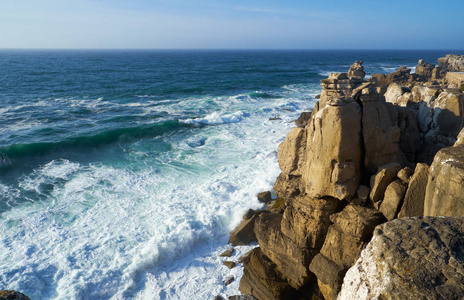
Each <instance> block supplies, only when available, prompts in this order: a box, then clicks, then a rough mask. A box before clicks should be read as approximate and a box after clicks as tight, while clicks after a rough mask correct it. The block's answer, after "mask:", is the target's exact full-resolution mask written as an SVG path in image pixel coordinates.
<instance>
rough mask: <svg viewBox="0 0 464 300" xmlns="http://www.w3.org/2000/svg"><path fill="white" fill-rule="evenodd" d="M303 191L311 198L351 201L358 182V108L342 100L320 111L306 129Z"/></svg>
mask: <svg viewBox="0 0 464 300" xmlns="http://www.w3.org/2000/svg"><path fill="white" fill-rule="evenodd" d="M307 131H308V132H307V147H306V149H307V156H306V157H307V166H306V168H305V172H304V173H303V182H304V184H305V188H306V192H307V193H308V194H309V195H310V196H311V197H315V198H320V197H324V196H332V197H335V198H337V199H351V198H352V197H353V196H354V194H355V192H356V189H357V187H358V185H359V181H360V167H361V153H362V147H361V109H360V107H359V105H358V103H356V102H355V101H354V100H352V99H351V100H350V99H346V101H345V103H341V104H340V105H337V106H332V105H327V106H325V107H324V108H322V109H320V110H319V112H318V113H317V114H316V115H315V116H314V117H313V119H312V120H311V123H310V124H309V125H308V127H307Z"/></svg>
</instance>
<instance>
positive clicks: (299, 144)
mask: <svg viewBox="0 0 464 300" xmlns="http://www.w3.org/2000/svg"><path fill="white" fill-rule="evenodd" d="M305 154H306V130H305V129H304V128H300V127H295V128H293V129H292V131H290V133H289V134H288V135H287V137H286V138H285V140H284V141H283V142H282V143H281V144H280V145H279V148H278V152H277V158H278V160H279V167H280V169H281V170H282V172H284V173H287V174H290V173H292V172H293V173H294V175H300V174H301V171H300V170H301V167H300V165H299V164H301V163H302V162H303V161H304V158H305Z"/></svg>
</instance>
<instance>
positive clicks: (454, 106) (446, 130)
mask: <svg viewBox="0 0 464 300" xmlns="http://www.w3.org/2000/svg"><path fill="white" fill-rule="evenodd" d="M433 108H434V112H433V123H434V125H435V126H436V127H438V130H439V132H438V133H440V134H442V135H450V136H454V137H456V136H457V135H458V133H459V131H460V130H461V128H462V125H463V116H464V94H463V93H462V92H461V91H460V90H458V89H446V90H445V91H443V92H441V93H440V95H439V96H438V97H437V99H436V100H435V101H434V103H433Z"/></svg>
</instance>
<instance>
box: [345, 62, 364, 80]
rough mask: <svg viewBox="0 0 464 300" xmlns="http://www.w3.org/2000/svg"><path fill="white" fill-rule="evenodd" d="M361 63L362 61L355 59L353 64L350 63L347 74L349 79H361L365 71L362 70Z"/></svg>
mask: <svg viewBox="0 0 464 300" xmlns="http://www.w3.org/2000/svg"><path fill="white" fill-rule="evenodd" d="M362 64H363V62H362V61H355V62H354V64H352V65H351V67H350V69H349V70H348V74H347V75H348V77H349V78H350V79H351V78H356V79H363V78H364V76H366V72H364V67H363V66H362Z"/></svg>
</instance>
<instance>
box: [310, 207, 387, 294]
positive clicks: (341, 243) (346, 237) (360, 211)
mask: <svg viewBox="0 0 464 300" xmlns="http://www.w3.org/2000/svg"><path fill="white" fill-rule="evenodd" d="M330 219H331V221H332V222H333V223H334V224H333V225H332V226H330V227H329V231H328V233H327V237H326V239H325V242H324V245H323V247H322V249H321V251H320V253H319V254H318V255H316V256H315V257H314V259H313V260H312V261H311V264H310V266H309V269H310V271H311V272H313V273H314V274H315V275H316V276H317V280H318V285H319V288H320V290H321V292H322V293H323V295H324V298H325V299H336V297H337V294H338V292H339V291H340V288H341V285H342V281H343V276H344V275H345V272H346V271H347V270H348V269H349V268H350V267H351V266H352V265H353V264H354V263H355V261H356V260H357V259H358V257H359V254H360V253H361V250H362V249H363V247H364V245H365V244H366V243H367V242H368V241H369V240H370V239H371V236H372V232H373V231H374V228H375V226H377V225H379V224H381V223H383V222H385V221H386V219H385V218H384V217H383V215H382V214H381V213H380V212H378V211H377V210H375V209H370V208H365V207H362V206H359V205H348V206H347V207H345V209H344V210H343V211H342V212H340V213H338V214H334V215H332V216H331V217H330Z"/></svg>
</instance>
